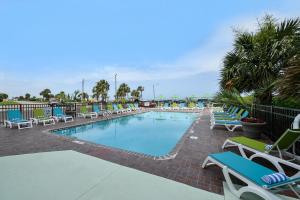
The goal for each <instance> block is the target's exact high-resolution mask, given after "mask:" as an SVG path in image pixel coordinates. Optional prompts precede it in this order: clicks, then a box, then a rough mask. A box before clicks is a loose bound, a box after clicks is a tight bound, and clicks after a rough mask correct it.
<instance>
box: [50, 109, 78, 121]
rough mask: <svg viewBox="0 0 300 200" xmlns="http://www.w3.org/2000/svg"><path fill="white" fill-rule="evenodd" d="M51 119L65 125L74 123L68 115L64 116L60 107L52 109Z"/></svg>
mask: <svg viewBox="0 0 300 200" xmlns="http://www.w3.org/2000/svg"><path fill="white" fill-rule="evenodd" d="M53 118H54V119H55V121H57V122H59V121H60V120H63V121H64V122H65V123H67V122H72V121H74V119H73V117H72V116H70V115H66V114H65V113H64V112H63V110H62V108H61V107H55V108H53Z"/></svg>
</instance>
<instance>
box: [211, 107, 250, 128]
mask: <svg viewBox="0 0 300 200" xmlns="http://www.w3.org/2000/svg"><path fill="white" fill-rule="evenodd" d="M248 115H249V112H248V111H247V110H244V109H242V108H239V107H235V106H230V107H229V109H228V110H227V111H226V112H211V116H210V124H211V126H210V128H211V129H213V128H215V127H216V126H224V127H225V128H226V129H227V130H228V131H231V132H233V131H234V130H235V129H236V128H239V127H242V124H241V121H240V120H241V119H243V118H245V117H248Z"/></svg>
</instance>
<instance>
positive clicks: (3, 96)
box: [0, 93, 8, 102]
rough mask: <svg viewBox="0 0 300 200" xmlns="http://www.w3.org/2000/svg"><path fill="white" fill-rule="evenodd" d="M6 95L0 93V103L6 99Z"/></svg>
mask: <svg viewBox="0 0 300 200" xmlns="http://www.w3.org/2000/svg"><path fill="white" fill-rule="evenodd" d="M7 98H8V95H7V94H5V93H0V102H2V101H3V100H4V99H7Z"/></svg>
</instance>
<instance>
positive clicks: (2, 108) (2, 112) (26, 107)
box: [0, 103, 91, 124]
mask: <svg viewBox="0 0 300 200" xmlns="http://www.w3.org/2000/svg"><path fill="white" fill-rule="evenodd" d="M81 106H82V103H71V104H59V105H50V104H46V103H38V104H9V105H0V123H1V124H3V122H4V120H6V118H7V111H8V110H16V109H18V110H20V111H21V112H22V115H23V117H24V118H25V119H29V118H31V117H33V110H34V109H37V108H50V109H51V110H52V114H53V108H54V107H61V108H62V109H63V111H64V112H65V113H66V114H67V115H72V116H73V117H76V116H77V113H79V111H80V107H81ZM88 108H89V109H90V110H91V106H88Z"/></svg>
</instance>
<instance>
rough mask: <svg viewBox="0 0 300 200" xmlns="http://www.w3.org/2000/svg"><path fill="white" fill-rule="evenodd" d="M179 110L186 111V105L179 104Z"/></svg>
mask: <svg viewBox="0 0 300 200" xmlns="http://www.w3.org/2000/svg"><path fill="white" fill-rule="evenodd" d="M179 109H180V110H188V107H187V106H186V103H180V104H179Z"/></svg>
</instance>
